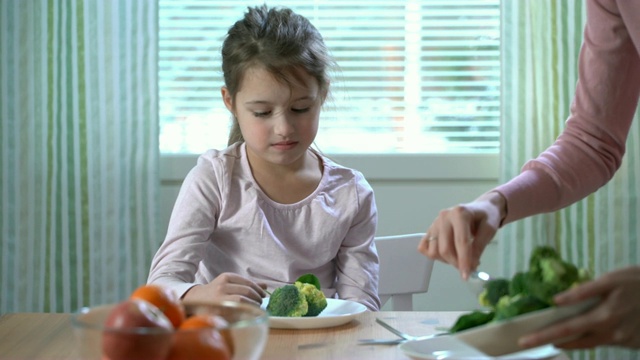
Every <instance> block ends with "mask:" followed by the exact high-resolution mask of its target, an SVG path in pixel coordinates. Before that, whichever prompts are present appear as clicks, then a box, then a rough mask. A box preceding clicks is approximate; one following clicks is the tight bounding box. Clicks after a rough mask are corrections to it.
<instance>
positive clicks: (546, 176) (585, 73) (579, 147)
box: [495, 0, 640, 224]
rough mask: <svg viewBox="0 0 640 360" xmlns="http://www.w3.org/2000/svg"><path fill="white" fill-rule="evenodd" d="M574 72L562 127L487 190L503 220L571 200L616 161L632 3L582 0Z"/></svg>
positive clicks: (638, 84)
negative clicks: (502, 205)
mask: <svg viewBox="0 0 640 360" xmlns="http://www.w3.org/2000/svg"><path fill="white" fill-rule="evenodd" d="M578 72H579V73H578V84H577V87H576V93H575V98H574V101H573V103H572V105H571V113H570V116H569V118H568V119H567V121H566V128H565V130H564V131H563V133H562V134H561V135H560V136H559V137H558V139H557V140H556V141H555V143H554V144H553V145H552V146H550V147H549V148H548V149H547V150H545V151H544V152H543V153H542V154H540V155H539V156H538V157H537V158H536V159H534V160H531V161H529V162H527V163H526V164H525V165H524V167H523V169H522V172H521V173H520V175H518V176H516V177H515V178H513V179H512V180H511V181H509V182H507V183H506V184H504V185H501V186H498V187H497V188H496V189H495V190H496V191H498V192H500V193H501V194H502V195H504V197H505V198H506V200H507V216H506V218H505V219H504V221H503V224H507V223H509V222H513V221H516V220H519V219H522V218H525V217H528V216H531V215H535V214H539V213H544V212H551V211H555V210H558V209H561V208H563V207H566V206H568V205H570V204H573V203H574V202H576V201H578V200H580V199H582V198H584V197H586V196H587V195H589V194H591V193H592V192H594V191H596V190H597V189H599V188H600V187H601V186H603V185H604V184H606V183H607V182H608V181H609V180H610V179H611V178H612V177H613V175H614V173H615V172H616V171H617V170H618V168H619V167H620V164H621V162H622V157H623V155H624V153H625V143H626V139H627V135H628V133H629V128H630V127H631V122H632V121H633V115H634V113H635V111H636V107H637V105H638V97H639V96H640V1H636V0H632V1H630V0H618V1H616V0H587V23H586V26H585V30H584V42H583V45H582V49H581V51H580V57H579V60H578Z"/></svg>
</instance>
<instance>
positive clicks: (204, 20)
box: [159, 0, 500, 154]
mask: <svg viewBox="0 0 640 360" xmlns="http://www.w3.org/2000/svg"><path fill="white" fill-rule="evenodd" d="M262 3H263V1H235V0H227V1H217V0H160V10H159V13H160V20H159V26H160V30H159V31H160V44H159V47H160V55H159V91H160V147H161V149H160V150H161V152H162V153H165V154H166V153H196V154H197V153H202V152H203V151H205V150H206V149H209V148H223V147H225V146H226V143H227V136H228V130H229V125H230V116H229V113H228V111H227V109H226V108H225V107H224V105H223V103H222V99H221V96H220V87H221V86H222V84H223V80H222V74H221V70H220V48H221V45H222V41H223V39H224V36H225V34H226V32H227V30H228V28H229V27H230V26H231V25H232V24H233V23H234V22H235V21H237V20H238V19H240V18H241V17H242V15H243V14H244V12H245V10H246V8H247V6H252V5H260V4H262ZM267 3H268V4H269V5H275V4H276V3H275V2H273V3H270V2H267ZM277 5H279V6H287V7H290V8H292V9H293V10H294V11H296V12H297V13H299V14H301V15H304V16H306V17H307V18H308V19H309V20H310V21H311V22H312V23H313V24H314V25H315V26H316V27H317V28H318V30H319V31H320V32H321V33H322V35H323V37H324V39H325V42H326V44H327V46H328V48H329V50H330V51H331V53H332V55H333V56H334V58H335V60H336V62H337V64H338V66H339V69H338V71H337V72H335V74H334V77H333V83H332V88H331V91H332V99H331V100H330V101H329V102H328V103H327V104H326V105H325V109H324V111H323V112H322V115H321V120H320V130H319V132H318V137H317V139H316V144H317V145H318V147H319V148H320V149H321V150H322V151H323V152H325V153H332V154H341V153H348V154H361V153H367V154H369V153H445V154H446V153H463V154H464V153H492V154H495V153H497V152H498V149H499V116H500V113H499V109H500V92H499V91H500V55H499V52H500V45H499V43H500V39H499V31H500V29H499V28H500V24H499V20H500V16H499V13H500V10H499V0H445V1H440V0H405V1H384V2H383V1H371V0H309V1H304V2H303V1H299V0H296V1H291V0H289V1H287V0H283V1H279V2H277Z"/></svg>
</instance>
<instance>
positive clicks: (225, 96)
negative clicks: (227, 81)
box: [220, 86, 234, 114]
mask: <svg viewBox="0 0 640 360" xmlns="http://www.w3.org/2000/svg"><path fill="white" fill-rule="evenodd" d="M220 92H221V93H222V101H224V106H226V107H227V110H229V111H230V112H231V113H232V114H233V113H234V112H233V99H232V98H231V93H229V89H227V87H226V86H223V87H222V88H221V89H220Z"/></svg>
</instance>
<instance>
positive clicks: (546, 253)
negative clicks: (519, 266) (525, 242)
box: [529, 246, 562, 277]
mask: <svg viewBox="0 0 640 360" xmlns="http://www.w3.org/2000/svg"><path fill="white" fill-rule="evenodd" d="M543 259H547V260H548V259H555V260H562V259H561V258H560V254H558V252H557V251H556V249H554V248H552V247H551V246H538V247H536V248H535V249H533V252H532V253H531V256H530V257H529V272H530V273H531V274H532V275H533V276H536V277H541V276H542V268H541V264H540V262H541V261H542V260H543Z"/></svg>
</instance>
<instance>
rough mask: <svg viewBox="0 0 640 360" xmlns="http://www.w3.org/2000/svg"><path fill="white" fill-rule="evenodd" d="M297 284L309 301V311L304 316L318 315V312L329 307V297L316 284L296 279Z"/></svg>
mask: <svg viewBox="0 0 640 360" xmlns="http://www.w3.org/2000/svg"><path fill="white" fill-rule="evenodd" d="M295 286H296V287H297V288H298V289H299V290H300V292H301V293H302V294H303V295H304V297H305V299H306V301H307V305H308V311H307V313H306V314H305V315H304V316H318V314H320V313H321V312H322V310H324V309H325V308H326V307H327V299H326V297H325V296H324V293H323V292H322V291H320V290H319V289H318V288H317V287H316V286H315V285H314V284H309V283H301V282H299V281H296V283H295Z"/></svg>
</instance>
